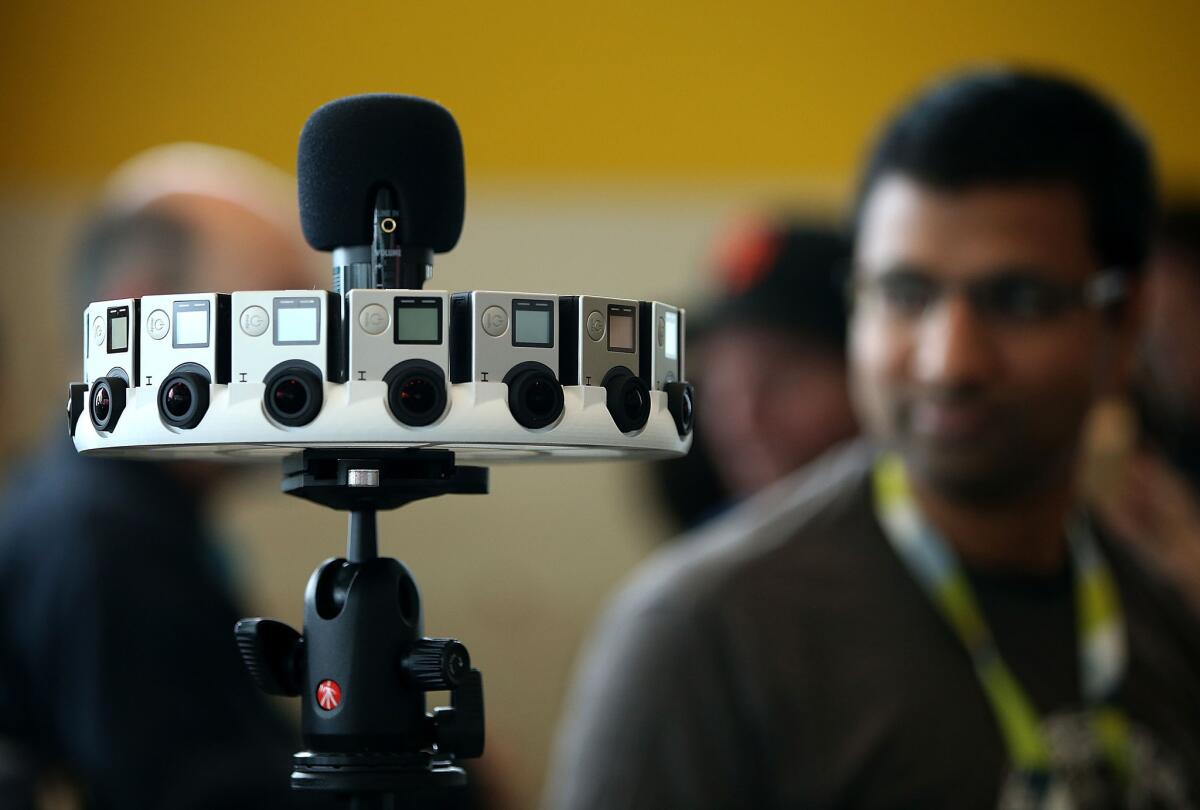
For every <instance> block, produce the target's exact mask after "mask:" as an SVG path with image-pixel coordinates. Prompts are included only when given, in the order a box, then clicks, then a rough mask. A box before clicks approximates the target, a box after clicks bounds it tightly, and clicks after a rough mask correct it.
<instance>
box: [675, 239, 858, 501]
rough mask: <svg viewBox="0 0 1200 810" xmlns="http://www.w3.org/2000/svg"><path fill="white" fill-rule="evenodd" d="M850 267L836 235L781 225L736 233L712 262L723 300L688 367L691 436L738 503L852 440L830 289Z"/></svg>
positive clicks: (834, 293) (838, 308)
mask: <svg viewBox="0 0 1200 810" xmlns="http://www.w3.org/2000/svg"><path fill="white" fill-rule="evenodd" d="M849 258H850V244H849V241H848V240H847V239H846V238H845V237H844V236H843V235H841V234H840V233H838V232H836V231H834V230H833V229H830V228H823V227H819V226H805V225H798V224H794V223H781V222H776V223H763V222H753V223H749V224H745V225H743V226H742V227H740V228H739V229H737V230H735V231H734V232H733V234H732V235H731V237H730V238H729V239H728V240H727V241H726V242H725V244H724V246H723V249H722V250H721V251H719V255H718V260H717V264H718V268H719V272H720V274H721V283H722V286H723V288H724V296H723V297H722V298H721V299H720V300H719V301H718V303H717V304H716V306H715V307H714V309H713V311H712V312H711V313H709V316H708V318H706V319H704V320H705V321H706V323H705V326H706V331H705V332H704V334H703V336H702V338H701V339H700V340H699V341H697V342H695V344H696V345H695V347H694V348H693V349H692V351H691V353H690V357H691V358H693V359H694V364H695V365H696V366H697V368H698V369H699V373H700V374H701V375H702V382H701V384H700V385H699V386H698V387H697V396H698V397H699V400H700V401H699V403H698V405H697V419H698V420H699V425H698V427H697V436H698V439H699V440H700V441H703V443H704V444H705V445H706V448H707V450H708V452H709V453H710V454H711V456H712V458H713V461H714V463H715V465H716V469H717V473H718V475H719V476H720V478H721V479H722V481H723V483H724V484H725V486H726V488H727V489H728V490H729V492H730V493H731V494H732V495H734V496H735V497H743V496H745V495H749V494H750V493H752V492H755V491H757V490H759V489H761V488H763V487H764V486H766V485H768V484H770V483H771V482H773V481H775V480H777V479H779V478H781V477H783V476H785V475H787V474H788V473H790V472H792V471H793V470H796V469H798V468H799V467H801V466H803V465H804V464H806V463H808V462H809V461H811V460H812V459H814V458H816V457H817V456H818V455H820V454H821V453H822V452H824V451H825V450H827V449H828V448H829V447H830V446H832V445H833V444H835V443H837V442H838V441H840V440H842V439H845V438H847V437H849V436H852V435H854V433H855V432H856V429H857V428H856V423H855V420H854V417H853V414H852V411H851V408H850V401H849V394H848V391H847V386H846V369H845V359H844V348H843V347H844V342H845V333H846V316H845V308H844V301H843V298H842V293H841V290H842V286H841V283H840V281H839V279H840V278H841V273H842V271H844V269H845V267H846V265H847V263H848V261H849Z"/></svg>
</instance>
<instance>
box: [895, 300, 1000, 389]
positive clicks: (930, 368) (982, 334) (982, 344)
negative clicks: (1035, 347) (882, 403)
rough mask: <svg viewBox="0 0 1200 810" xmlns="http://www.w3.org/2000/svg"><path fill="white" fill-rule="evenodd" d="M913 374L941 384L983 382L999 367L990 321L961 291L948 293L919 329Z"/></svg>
mask: <svg viewBox="0 0 1200 810" xmlns="http://www.w3.org/2000/svg"><path fill="white" fill-rule="evenodd" d="M917 340H918V345H917V347H916V349H917V350H916V354H915V357H914V360H915V366H916V367H915V369H914V374H915V376H916V378H917V380H918V381H920V382H923V383H929V384H936V385H941V386H954V387H957V386H961V385H973V384H983V383H986V382H988V380H989V379H990V378H991V377H993V376H994V375H995V373H996V372H997V371H998V368H999V362H998V360H999V356H998V354H997V351H996V345H995V340H994V337H993V335H992V334H991V333H990V332H989V330H988V328H987V324H986V323H984V321H983V319H982V318H980V316H979V314H978V313H977V312H976V311H975V309H974V307H972V306H971V304H970V302H969V301H967V300H966V298H965V296H962V295H948V296H946V297H945V298H944V299H943V300H942V301H941V302H940V303H939V304H938V306H936V307H934V309H933V310H932V311H931V312H929V313H927V315H926V317H925V320H924V322H923V323H922V324H921V328H920V330H919V332H918V337H917Z"/></svg>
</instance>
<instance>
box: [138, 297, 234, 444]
mask: <svg viewBox="0 0 1200 810" xmlns="http://www.w3.org/2000/svg"><path fill="white" fill-rule="evenodd" d="M141 315H142V320H141V327H142V330H141V365H140V369H139V374H140V375H141V376H140V379H141V384H142V385H144V386H147V387H148V388H152V389H157V398H158V415H159V416H160V417H161V418H162V420H163V423H164V424H166V425H167V426H168V427H172V428H178V429H181V430H188V429H191V428H194V427H196V425H198V424H200V422H201V420H202V419H204V414H205V413H206V412H207V411H208V394H209V386H210V385H212V384H214V383H218V384H220V383H227V382H229V296H228V295H225V294H221V293H206V294H195V295H147V296H145V297H143V298H142V307H141Z"/></svg>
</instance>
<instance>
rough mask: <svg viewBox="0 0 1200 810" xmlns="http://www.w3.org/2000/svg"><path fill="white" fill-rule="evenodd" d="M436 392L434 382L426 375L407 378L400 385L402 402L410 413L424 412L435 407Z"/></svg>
mask: <svg viewBox="0 0 1200 810" xmlns="http://www.w3.org/2000/svg"><path fill="white" fill-rule="evenodd" d="M435 397H436V394H434V392H433V384H432V383H431V382H429V380H427V379H425V378H424V377H413V378H412V379H411V380H405V381H404V384H403V385H401V386H400V402H401V403H403V405H404V410H406V411H408V412H409V413H416V414H424V413H429V411H431V410H432V409H433V406H434V400H435Z"/></svg>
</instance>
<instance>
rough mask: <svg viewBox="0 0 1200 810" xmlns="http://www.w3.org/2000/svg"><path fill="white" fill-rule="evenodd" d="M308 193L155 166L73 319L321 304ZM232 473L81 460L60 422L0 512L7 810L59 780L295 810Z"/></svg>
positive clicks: (116, 225) (102, 234) (111, 794)
mask: <svg viewBox="0 0 1200 810" xmlns="http://www.w3.org/2000/svg"><path fill="white" fill-rule="evenodd" d="M293 194H294V192H293V190H292V187H291V184H290V183H289V182H288V181H287V179H286V177H285V176H284V175H282V173H280V172H278V171H276V170H274V169H271V168H269V167H267V166H266V165H265V164H260V163H259V162H258V161H256V160H252V159H250V158H248V157H246V156H244V155H240V154H237V153H233V152H227V151H225V150H220V149H216V148H214V147H203V146H198V145H179V146H173V147H164V148H161V149H158V150H155V151H153V152H150V153H147V154H145V155H143V156H141V157H140V158H138V159H136V160H134V161H133V162H131V163H130V164H128V165H127V166H126V167H124V168H123V169H122V170H121V171H120V172H118V174H117V175H116V176H115V177H114V178H113V181H112V183H111V185H110V186H109V188H108V190H107V193H106V195H105V197H104V200H103V201H102V204H101V208H100V211H99V213H98V215H97V217H96V218H95V220H94V221H93V222H92V224H91V225H90V227H89V229H88V232H87V234H86V235H85V237H84V238H83V240H82V244H81V246H80V248H79V250H78V253H77V256H76V258H75V261H74V267H73V268H72V269H73V273H72V276H71V280H70V284H71V286H72V287H73V288H74V289H75V290H76V291H77V292H78V293H79V300H78V301H76V302H73V303H74V304H75V307H74V308H73V309H72V312H76V313H77V312H78V311H80V309H81V308H82V307H83V306H84V305H85V304H86V303H87V302H88V301H90V300H105V299H111V298H122V297H130V296H142V295H147V294H153V293H169V292H170V293H175V292H190V291H214V290H216V291H229V290H233V289H240V290H247V289H295V288H298V287H300V288H307V287H311V286H313V285H314V284H315V283H316V282H317V279H318V275H317V274H316V273H314V272H312V268H313V267H314V262H313V260H314V258H315V257H316V254H315V253H313V252H311V251H310V250H308V248H307V247H305V246H304V244H303V242H302V241H301V239H300V235H299V228H298V224H297V223H296V222H295V215H294V213H292V212H293V210H294V203H293V202H292V197H293ZM64 321H65V322H67V323H75V322H77V321H78V318H77V317H76V316H75V315H74V314H72V315H71V316H70V317H69V318H65V319H64ZM83 418H85V419H86V418H87V417H86V416H85V417H83ZM235 472H236V470H235V468H233V467H229V466H216V465H209V464H203V463H170V464H168V463H149V462H128V461H111V460H99V459H91V458H83V457H80V456H78V455H76V453H75V450H74V447H73V446H72V445H71V441H70V439H69V437H68V436H67V431H66V428H65V425H64V424H63V423H62V422H61V421H60V420H55V422H54V424H53V427H52V437H51V439H50V441H49V442H48V443H47V447H46V448H45V450H44V452H43V453H42V454H41V455H40V457H39V458H37V459H32V460H29V461H28V462H26V463H25V464H24V465H22V466H21V468H20V474H19V475H15V476H14V477H13V478H14V488H13V489H12V490H11V491H9V492H8V493H6V498H5V503H4V507H3V509H2V510H0V514H2V515H3V518H2V519H0V581H2V582H4V587H3V589H2V590H0V661H2V665H0V740H2V743H0V804H2V805H3V806H4V807H29V806H32V805H33V803H34V802H35V797H36V796H37V794H38V793H39V792H44V790H45V786H46V784H47V781H48V780H49V781H53V782H55V783H56V784H57V785H58V786H59V787H61V785H62V783H63V781H64V778H65V781H66V782H67V783H68V784H69V785H71V786H73V790H72V791H70V792H75V793H77V794H78V797H79V799H81V800H82V802H83V803H84V805H85V806H87V807H94V808H134V807H137V808H167V807H169V808H185V807H196V808H200V807H206V808H207V807H223V808H232V807H247V808H249V807H254V808H261V807H264V806H265V807H278V806H284V805H286V804H290V803H291V801H292V797H291V796H290V792H289V789H288V774H289V772H290V755H291V753H292V752H293V751H294V750H295V749H296V748H297V743H298V738H297V737H298V735H296V734H295V733H294V731H293V730H292V729H290V728H289V727H288V726H287V724H285V723H284V722H283V720H282V719H281V718H280V717H277V716H276V715H275V713H274V712H273V711H272V710H271V708H270V707H269V706H268V704H267V702H266V699H265V698H264V697H263V696H262V695H260V694H259V693H258V692H257V691H256V689H255V687H254V685H253V683H252V682H251V680H250V679H249V677H248V676H247V674H246V672H245V669H244V667H243V665H242V662H241V660H240V659H239V657H238V654H237V650H236V645H235V643H234V638H233V632H232V628H233V624H234V622H235V621H236V620H237V619H238V618H240V613H239V611H238V610H237V609H236V608H235V605H234V602H233V599H232V594H231V593H230V591H229V589H228V588H229V583H228V581H227V578H226V576H225V573H226V572H225V571H224V570H223V568H222V565H221V562H220V554H219V547H218V545H217V544H215V543H214V542H213V527H212V523H211V516H210V515H208V514H207V512H206V506H207V504H208V503H209V500H210V498H211V497H212V496H213V494H214V493H215V490H216V489H217V488H218V487H219V486H221V485H222V484H223V483H227V482H229V481H231V480H236V476H235Z"/></svg>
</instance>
